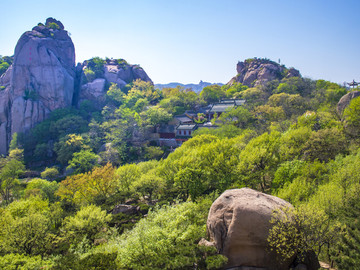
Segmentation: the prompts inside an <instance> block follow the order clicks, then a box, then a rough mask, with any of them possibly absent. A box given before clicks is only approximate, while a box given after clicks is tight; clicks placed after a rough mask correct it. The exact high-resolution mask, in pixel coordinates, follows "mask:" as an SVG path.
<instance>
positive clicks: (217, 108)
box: [210, 103, 235, 113]
mask: <svg viewBox="0 0 360 270" xmlns="http://www.w3.org/2000/svg"><path fill="white" fill-rule="evenodd" d="M234 106H235V104H234V103H216V104H214V105H213V106H212V108H211V110H210V112H212V113H218V112H225V111H226V110H227V109H229V108H233V107H234Z"/></svg>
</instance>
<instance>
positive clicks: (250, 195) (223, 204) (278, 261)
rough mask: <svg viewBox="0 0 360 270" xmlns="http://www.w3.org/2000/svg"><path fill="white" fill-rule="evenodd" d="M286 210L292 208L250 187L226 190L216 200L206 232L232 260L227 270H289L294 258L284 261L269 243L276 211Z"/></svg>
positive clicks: (218, 248)
mask: <svg viewBox="0 0 360 270" xmlns="http://www.w3.org/2000/svg"><path fill="white" fill-rule="evenodd" d="M283 207H292V206H291V204H289V203H288V202H286V201H284V200H282V199H280V198H277V197H274V196H270V195H267V194H264V193H261V192H258V191H255V190H252V189H249V188H242V189H232V190H227V191H225V192H224V193H223V194H222V195H221V196H220V197H219V198H217V199H216V200H215V202H214V203H213V204H212V206H211V208H210V212H209V216H208V220H207V230H208V234H209V236H210V241H211V242H213V243H214V244H215V246H216V248H217V250H218V251H219V252H220V253H221V254H223V255H225V256H226V257H227V258H228V259H229V260H228V264H227V267H228V268H231V267H245V266H251V267H256V268H265V269H267V270H285V269H286V270H287V269H289V267H290V264H291V263H292V261H293V260H294V258H290V259H289V260H283V258H281V257H279V255H277V254H276V253H275V252H270V251H269V249H268V243H267V237H268V233H269V229H270V228H271V224H270V219H271V217H272V213H273V210H275V209H281V208H283ZM235 269H236V268H235ZM240 269H241V268H240Z"/></svg>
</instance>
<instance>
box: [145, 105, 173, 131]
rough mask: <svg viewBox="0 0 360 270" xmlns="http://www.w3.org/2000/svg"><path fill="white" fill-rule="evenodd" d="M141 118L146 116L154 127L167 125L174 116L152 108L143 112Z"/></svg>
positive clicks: (160, 109)
mask: <svg viewBox="0 0 360 270" xmlns="http://www.w3.org/2000/svg"><path fill="white" fill-rule="evenodd" d="M141 116H144V117H145V119H146V121H147V122H148V123H149V124H150V125H152V126H155V125H158V124H162V123H163V124H165V123H167V122H169V121H170V120H171V119H172V115H171V114H170V113H168V112H167V111H166V110H165V109H163V108H159V107H150V108H149V109H147V110H146V111H144V112H142V113H141Z"/></svg>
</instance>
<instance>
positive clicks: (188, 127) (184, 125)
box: [176, 124, 196, 130]
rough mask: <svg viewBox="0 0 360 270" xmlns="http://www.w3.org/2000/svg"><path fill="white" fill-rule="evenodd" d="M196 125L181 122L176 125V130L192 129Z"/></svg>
mask: <svg viewBox="0 0 360 270" xmlns="http://www.w3.org/2000/svg"><path fill="white" fill-rule="evenodd" d="M195 127H196V124H188V125H186V124H181V125H178V126H177V127H176V129H177V130H193V129H194V128H195Z"/></svg>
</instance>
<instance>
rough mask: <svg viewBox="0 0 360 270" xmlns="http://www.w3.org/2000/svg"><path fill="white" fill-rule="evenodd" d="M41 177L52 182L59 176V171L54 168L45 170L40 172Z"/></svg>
mask: <svg viewBox="0 0 360 270" xmlns="http://www.w3.org/2000/svg"><path fill="white" fill-rule="evenodd" d="M40 175H41V177H42V178H44V179H47V180H54V179H55V178H56V177H58V176H59V170H58V169H57V168H56V167H52V168H47V167H46V168H45V170H44V171H43V172H41V174H40Z"/></svg>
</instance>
